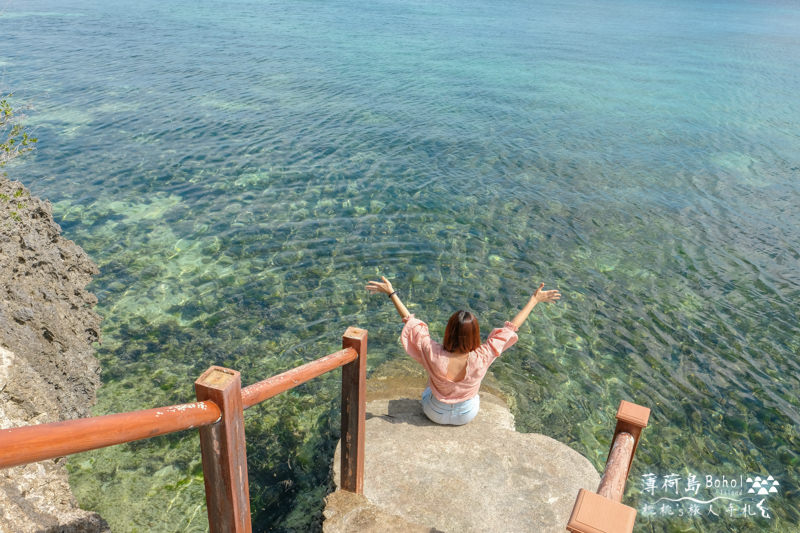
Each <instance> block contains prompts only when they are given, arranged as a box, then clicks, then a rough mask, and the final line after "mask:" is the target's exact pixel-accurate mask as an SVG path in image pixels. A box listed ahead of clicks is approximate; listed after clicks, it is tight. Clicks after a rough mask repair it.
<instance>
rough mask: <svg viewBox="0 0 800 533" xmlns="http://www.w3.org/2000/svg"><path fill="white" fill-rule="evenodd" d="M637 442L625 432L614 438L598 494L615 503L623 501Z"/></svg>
mask: <svg viewBox="0 0 800 533" xmlns="http://www.w3.org/2000/svg"><path fill="white" fill-rule="evenodd" d="M635 442H636V440H635V439H634V438H633V435H631V434H630V433H625V432H624V431H623V432H620V433H617V435H616V436H615V437H614V443H613V444H612V445H611V453H609V454H608V460H606V470H605V472H603V478H602V479H601V480H600V486H598V487H597V494H599V495H600V496H603V497H605V498H608V499H609V500H613V501H615V502H621V501H622V493H623V492H625V483H626V481H627V480H628V465H630V463H631V457H632V456H633V445H634V443H635Z"/></svg>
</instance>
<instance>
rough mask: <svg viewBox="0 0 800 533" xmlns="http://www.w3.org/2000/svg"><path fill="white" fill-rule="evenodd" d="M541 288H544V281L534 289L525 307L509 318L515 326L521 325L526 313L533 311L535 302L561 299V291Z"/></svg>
mask: <svg viewBox="0 0 800 533" xmlns="http://www.w3.org/2000/svg"><path fill="white" fill-rule="evenodd" d="M543 288H544V283H542V284H541V285H539V288H538V289H536V292H534V293H533V295H532V296H531V299H530V300H528V303H527V304H525V307H523V308H522V309H520V311H519V313H517V316H515V317H514V318H512V319H511V323H512V324H514V325H515V326H517V327H520V326H522V324H524V323H525V320H527V319H528V315H530V314H531V311H533V308H534V307H536V304H538V303H541V302H545V303H552V302H555V301H556V300H560V299H561V293H560V292H558V291H557V290H553V291H543V290H542V289H543Z"/></svg>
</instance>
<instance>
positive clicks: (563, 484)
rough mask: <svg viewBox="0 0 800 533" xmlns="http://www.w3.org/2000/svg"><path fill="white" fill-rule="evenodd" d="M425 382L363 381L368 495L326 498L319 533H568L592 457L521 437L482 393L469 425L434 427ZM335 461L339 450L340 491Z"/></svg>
mask: <svg viewBox="0 0 800 533" xmlns="http://www.w3.org/2000/svg"><path fill="white" fill-rule="evenodd" d="M415 382H416V383H415ZM423 385H424V376H423V378H422V380H420V378H419V377H408V376H406V377H401V376H398V375H395V376H393V377H386V376H385V375H382V376H379V377H377V378H376V377H373V378H371V379H370V380H369V381H368V390H369V391H370V393H369V394H368V399H369V402H368V403H367V422H366V454H365V478H364V496H357V495H355V494H350V493H347V492H343V491H336V492H334V493H333V494H331V495H329V496H328V498H327V502H326V508H325V512H324V514H325V522H324V524H323V531H324V532H325V533H339V532H361V533H373V532H374V533H378V532H385V531H392V532H396V533H419V532H438V531H441V532H459V533H462V532H463V533H468V532H485V531H503V532H505V533H514V532H530V531H536V532H540V533H547V532H550V531H552V532H556V531H558V532H561V531H564V528H565V526H566V523H567V521H568V519H569V515H570V512H571V511H572V507H573V505H574V503H575V497H576V496H577V493H578V489H580V488H585V489H588V490H594V489H596V488H597V485H598V483H599V482H600V476H599V475H598V473H597V471H596V470H595V469H594V467H593V466H592V465H591V463H590V462H589V460H588V459H586V458H585V457H583V456H582V455H580V454H579V453H578V452H576V451H574V450H573V449H571V448H569V447H568V446H566V445H565V444H562V443H560V442H558V441H556V440H554V439H551V438H550V437H546V436H544V435H537V434H523V433H517V432H516V431H515V430H514V417H513V415H512V414H511V412H510V411H509V409H508V407H507V405H506V402H505V401H504V400H503V399H501V398H499V397H497V396H495V395H494V394H492V393H490V392H488V391H485V390H484V391H482V392H481V410H480V412H479V414H478V416H477V417H476V418H475V420H473V421H472V422H470V423H469V424H467V425H465V426H460V427H453V426H438V425H436V424H433V423H432V422H430V421H429V420H428V419H427V418H426V417H425V415H424V414H423V413H422V408H421V406H420V402H419V400H418V398H419V396H420V394H421V393H422V388H423ZM339 460H340V459H339V449H338V448H337V452H336V457H335V459H334V480H335V482H336V483H337V484H338V481H339Z"/></svg>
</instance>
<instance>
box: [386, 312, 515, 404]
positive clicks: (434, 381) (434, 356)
mask: <svg viewBox="0 0 800 533" xmlns="http://www.w3.org/2000/svg"><path fill="white" fill-rule="evenodd" d="M403 322H405V323H406V325H405V326H403V332H402V333H401V334H400V342H402V344H403V348H405V350H406V352H408V355H410V356H411V357H412V358H413V359H414V360H416V361H417V362H418V363H420V364H421V365H422V366H423V367H424V368H425V370H427V371H428V386H429V387H430V388H431V392H433V395H434V396H435V397H436V398H437V399H438V400H440V401H442V402H444V403H458V402H463V401H464V400H469V399H470V398H472V397H473V396H475V395H476V394H478V389H479V388H480V386H481V381H483V376H485V375H486V372H487V371H488V370H489V365H491V364H492V363H493V362H494V360H495V359H496V358H497V357H499V356H500V354H501V353H503V351H504V350H506V349H508V348H510V347H511V346H513V344H514V343H515V342H517V339H518V338H519V337H517V334H516V333H515V332H516V331H517V329H518V328H517V327H516V326H515V325H514V324H512V323H511V322H506V323H505V325H504V326H503V327H502V328H497V329H495V330H493V331H492V332H491V333H490V334H489V338H488V339H486V342H484V343H483V344H481V345H480V346H478V347H477V348H476V349H474V350H473V351H471V352H469V355H468V356H467V367H466V375H465V376H464V379H462V380H460V381H451V380H449V379H448V378H447V363H448V361H449V359H450V357H449V355H450V352H448V351H446V350H445V349H444V346H442V345H441V344H439V343H438V342H436V341H432V340H431V335H430V333H428V325H427V324H426V323H425V322H423V321H422V320H419V319H417V318H415V317H414V315H408V316H407V317H405V318H404V319H403Z"/></svg>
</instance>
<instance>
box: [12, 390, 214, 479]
mask: <svg viewBox="0 0 800 533" xmlns="http://www.w3.org/2000/svg"><path fill="white" fill-rule="evenodd" d="M219 418H220V410H219V408H218V407H217V406H216V405H215V404H214V403H213V402H197V403H186V404H182V405H171V406H169V407H156V408H154V409H146V410H143V411H133V412H130V413H117V414H113V415H105V416H95V417H91V418H80V419H76V420H67V421H64V422H53V423H50V424H39V425H36V426H24V427H19V428H11V429H4V430H0V468H9V467H12V466H17V465H21V464H25V463H33V462H36V461H43V460H45V459H53V458H55V457H62V456H64V455H69V454H72V453H78V452H86V451H89V450H95V449H97V448H104V447H106V446H113V445H114V444H122V443H124V442H131V441H135V440H140V439H148V438H150V437H156V436H158V435H164V434H166V433H174V432H176V431H182V430H185V429H192V428H196V427H199V426H205V425H208V424H213V423H214V422H216V421H217V420H219Z"/></svg>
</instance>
